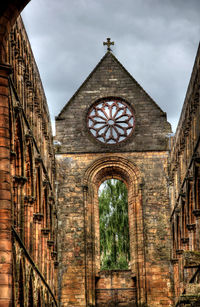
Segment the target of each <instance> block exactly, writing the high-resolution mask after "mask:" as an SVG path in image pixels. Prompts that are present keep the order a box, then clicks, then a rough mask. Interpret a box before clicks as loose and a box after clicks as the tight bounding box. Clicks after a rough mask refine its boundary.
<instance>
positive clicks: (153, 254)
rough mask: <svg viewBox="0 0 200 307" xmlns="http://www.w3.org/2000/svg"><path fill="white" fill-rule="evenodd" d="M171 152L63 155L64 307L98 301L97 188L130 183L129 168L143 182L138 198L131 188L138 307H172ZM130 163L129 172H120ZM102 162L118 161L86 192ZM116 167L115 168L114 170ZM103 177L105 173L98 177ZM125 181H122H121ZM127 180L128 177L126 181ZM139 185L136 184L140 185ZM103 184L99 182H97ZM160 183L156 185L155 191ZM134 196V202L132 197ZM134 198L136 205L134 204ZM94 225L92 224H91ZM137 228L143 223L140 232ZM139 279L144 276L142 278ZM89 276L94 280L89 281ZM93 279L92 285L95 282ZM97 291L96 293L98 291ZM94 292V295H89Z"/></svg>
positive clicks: (60, 166)
mask: <svg viewBox="0 0 200 307" xmlns="http://www.w3.org/2000/svg"><path fill="white" fill-rule="evenodd" d="M167 158H168V155H167V153H166V152H159V153H158V152H151V153H141V152H140V153H124V154H121V155H120V154H112V155H111V154H108V153H107V154H92V153H91V154H89V153H88V154H71V155H70V154H59V155H57V163H58V169H59V206H58V219H59V230H58V235H59V284H58V289H59V290H58V291H59V296H60V299H61V304H62V306H77V305H78V306H85V305H86V302H85V300H86V299H89V297H88V296H89V295H91V297H90V299H91V300H92V301H94V300H95V298H94V292H93V293H91V291H89V290H91V289H92V287H95V286H94V282H95V281H94V280H95V277H96V276H98V272H99V270H100V266H99V256H100V255H99V247H98V244H99V224H98V200H97V197H95V195H97V191H98V187H99V185H100V183H101V182H102V180H105V179H108V178H111V176H112V177H113V178H117V179H122V180H124V181H125V180H126V179H127V178H125V175H124V173H125V174H126V172H127V169H128V163H131V164H133V165H134V167H137V169H138V170H139V173H140V176H141V178H143V180H142V184H141V182H140V181H139V178H138V177H139V176H137V178H138V183H140V185H139V188H140V191H139V194H138V196H137V198H134V195H133V194H134V191H133V190H134V188H133V187H134V183H132V184H131V183H130V182H128V179H127V183H128V184H129V186H128V191H129V192H128V193H129V203H130V202H131V205H129V225H130V226H131V227H130V236H132V240H131V246H130V248H131V268H132V274H133V276H134V277H135V278H136V279H137V286H138V287H140V290H139V293H140V297H139V301H143V302H144V301H145V300H146V297H147V302H148V303H149V306H170V305H171V300H170V297H171V286H170V279H171V276H170V270H169V266H170V262H169V261H170V236H169V232H170V228H169V222H168V221H169V211H170V209H169V203H168V193H167ZM122 159H125V161H126V168H127V169H126V170H124V173H123V172H122V171H121V172H120V170H119V165H118V162H117V161H119V162H120V163H121V160H122ZM99 160H101V161H112V160H113V161H114V162H113V163H112V172H111V173H110V169H109V167H108V166H107V164H108V165H109V162H107V163H106V162H105V165H104V166H102V169H103V170H104V172H103V175H101V176H100V177H98V176H96V181H94V183H93V184H92V182H91V184H89V185H88V186H85V177H86V172H87V169H88V168H89V167H90V168H93V165H94V164H98V163H99ZM115 166H116V167H115ZM98 174H100V171H99V173H98ZM120 176H121V177H120ZM127 177H128V175H127ZM136 180H137V179H136ZM98 181H99V182H98ZM155 182H156V185H155ZM130 194H132V196H131V195H130ZM130 198H132V199H136V200H134V201H131V200H130ZM91 220H92V221H91ZM136 223H138V225H137V227H136V225H135V224H136ZM139 274H140V276H138V275H139ZM88 275H89V277H88ZM92 279H93V280H92ZM93 290H95V289H93ZM89 292H90V293H89Z"/></svg>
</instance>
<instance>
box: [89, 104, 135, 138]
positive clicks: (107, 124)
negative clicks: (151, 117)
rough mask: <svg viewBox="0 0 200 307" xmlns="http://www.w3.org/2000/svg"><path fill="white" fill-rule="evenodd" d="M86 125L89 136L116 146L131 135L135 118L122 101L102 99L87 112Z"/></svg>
mask: <svg viewBox="0 0 200 307" xmlns="http://www.w3.org/2000/svg"><path fill="white" fill-rule="evenodd" d="M87 125H88V128H89V130H90V132H91V134H92V135H93V136H94V137H95V138H96V139H97V140H99V141H100V142H102V143H104V144H117V143H120V142H122V141H124V140H125V139H126V138H127V137H129V136H130V135H131V134H132V132H133V130H134V126H135V118H134V115H133V111H132V110H131V108H130V107H129V106H128V105H127V104H126V103H125V102H124V101H122V100H120V99H104V100H103V101H100V102H98V103H96V104H95V105H93V106H92V108H91V109H90V110H89V113H88V117H87Z"/></svg>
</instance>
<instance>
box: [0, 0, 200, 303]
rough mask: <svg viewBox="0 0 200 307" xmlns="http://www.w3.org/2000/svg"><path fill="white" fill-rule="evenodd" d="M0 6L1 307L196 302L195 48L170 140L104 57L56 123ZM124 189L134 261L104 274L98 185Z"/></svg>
mask: <svg viewBox="0 0 200 307" xmlns="http://www.w3.org/2000/svg"><path fill="white" fill-rule="evenodd" d="M26 3H27V1H23V0H21V1H14V0H10V1H7V2H6V3H3V4H0V8H1V11H0V14H1V15H0V17H1V18H0V25H1V29H2V30H1V32H0V47H1V49H0V55H1V64H0V122H1V127H0V236H1V241H0V268H1V269H0V306H69V307H72V306H74V307H78V306H85V307H86V306H87V307H89V306H96V307H100V306H127V307H128V306H129V307H131V306H138V307H139V306H149V307H156V306H166V307H167V306H179V307H183V306H199V305H200V299H199V297H200V275H199V271H200V245H199V244H200V241H199V235H200V233H199V231H200V224H199V223H200V222H199V221H200V200H199V199H200V195H199V191H200V145H199V138H200V128H199V120H200V103H199V102H200V100H199V99H200V98H199V91H200V86H199V85H200V49H198V51H197V56H196V60H195V63H194V68H193V72H192V76H191V80H190V83H189V86H188V90H187V93H186V98H185V101H184V104H183V109H182V112H181V116H180V120H179V124H178V127H177V131H176V134H175V136H173V137H172V136H171V126H170V124H169V123H168V122H167V118H166V114H165V113H164V112H163V111H162V110H161V109H160V107H159V106H158V105H157V104H156V103H155V102H154V101H153V99H152V98H151V97H150V96H149V95H148V94H147V93H146V92H145V90H144V89H143V88H142V87H141V86H140V85H139V84H138V83H137V81H136V80H135V79H134V78H133V77H132V76H131V75H130V74H129V72H128V71H127V70H126V69H125V68H124V67H123V66H122V64H121V63H120V62H119V61H118V60H117V58H116V57H115V56H114V55H113V54H112V52H111V50H110V43H111V42H110V41H108V42H107V43H106V44H107V45H108V50H107V52H106V54H105V55H104V56H103V58H102V59H101V60H100V62H99V63H98V64H97V66H96V67H95V68H94V70H93V71H92V72H91V74H90V75H89V76H88V78H87V79H86V80H85V82H84V83H83V84H82V85H81V86H80V88H79V89H78V90H77V92H76V93H75V94H74V95H73V97H72V98H71V99H70V101H69V102H68V103H67V104H66V106H65V107H64V108H63V109H62V110H61V112H60V113H59V115H58V116H57V118H56V136H55V140H56V141H55V145H53V136H52V130H51V124H50V117H49V112H48V106H47V102H46V98H45V94H44V90H43V87H42V82H41V80H40V76H39V72H38V69H37V66H36V63H35V60H34V57H33V54H32V51H31V47H30V44H29V41H28V37H27V34H26V31H25V28H24V26H23V22H22V20H21V18H20V17H19V18H18V19H17V16H18V15H19V12H20V11H21V10H22V9H23V7H24V6H25V5H26ZM111 178H114V179H119V180H121V181H123V182H124V183H125V185H126V187H127V190H128V221H129V235H130V263H129V268H128V269H127V270H110V271H103V270H101V265H100V233H99V204H98V190H99V187H100V185H101V183H102V182H104V181H105V180H107V179H111Z"/></svg>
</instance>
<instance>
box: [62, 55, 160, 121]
mask: <svg viewBox="0 0 200 307" xmlns="http://www.w3.org/2000/svg"><path fill="white" fill-rule="evenodd" d="M109 56H111V57H112V59H113V60H114V61H115V62H116V63H117V64H118V65H119V66H120V67H121V69H122V70H124V72H125V73H126V74H127V75H128V76H129V77H130V78H131V79H132V81H133V82H134V83H136V84H137V86H138V87H139V88H140V89H141V90H142V91H143V92H144V93H145V94H146V95H147V96H148V97H149V98H150V100H151V101H152V102H153V103H154V104H155V106H156V107H157V108H158V109H159V110H160V111H161V112H163V114H164V113H165V112H164V111H163V110H162V109H161V108H160V107H159V106H158V105H157V103H156V102H155V101H154V100H153V99H152V98H151V96H150V95H149V94H148V93H147V92H146V91H145V90H144V89H143V88H142V86H141V85H140V84H139V83H138V82H137V81H136V80H135V79H134V78H133V76H132V75H131V74H130V73H129V72H128V71H127V70H126V68H125V67H124V66H123V65H122V64H121V63H120V62H119V60H118V59H117V58H116V57H115V56H114V55H113V53H112V52H110V51H107V52H106V54H105V55H104V56H103V57H102V58H101V60H100V61H99V63H98V64H97V65H96V66H95V68H94V69H93V70H92V71H91V73H90V74H89V75H88V77H87V78H86V79H85V81H84V82H83V83H82V85H81V86H80V87H79V88H78V89H77V91H76V92H75V93H74V95H73V96H72V97H71V98H70V100H69V101H68V102H67V104H66V105H65V106H64V107H63V109H62V110H61V111H60V113H59V114H58V116H57V117H56V119H59V117H61V115H62V113H63V112H64V111H65V110H66V108H67V107H68V106H69V105H70V103H71V101H72V100H73V99H74V97H75V96H76V95H77V94H78V93H79V92H80V90H81V89H82V88H83V87H84V85H85V84H86V83H87V82H88V81H89V79H90V78H91V76H92V75H93V74H94V73H95V71H96V70H97V69H98V68H99V67H100V66H101V64H102V63H103V62H104V61H105V59H106V58H107V57H109ZM60 119H61V118H60Z"/></svg>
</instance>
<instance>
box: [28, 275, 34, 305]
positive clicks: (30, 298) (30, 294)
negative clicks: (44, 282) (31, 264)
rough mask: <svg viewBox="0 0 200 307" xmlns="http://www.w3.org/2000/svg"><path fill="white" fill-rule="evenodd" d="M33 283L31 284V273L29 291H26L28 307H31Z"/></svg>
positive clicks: (32, 303)
mask: <svg viewBox="0 0 200 307" xmlns="http://www.w3.org/2000/svg"><path fill="white" fill-rule="evenodd" d="M33 306H34V302H33V282H32V273H31V276H30V279H29V289H28V307H33Z"/></svg>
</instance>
